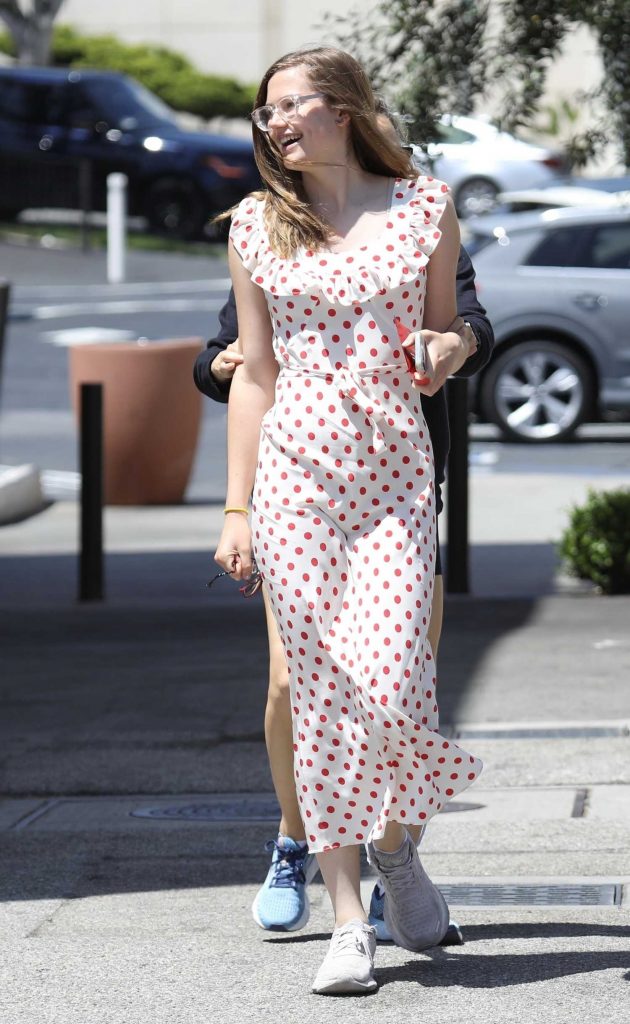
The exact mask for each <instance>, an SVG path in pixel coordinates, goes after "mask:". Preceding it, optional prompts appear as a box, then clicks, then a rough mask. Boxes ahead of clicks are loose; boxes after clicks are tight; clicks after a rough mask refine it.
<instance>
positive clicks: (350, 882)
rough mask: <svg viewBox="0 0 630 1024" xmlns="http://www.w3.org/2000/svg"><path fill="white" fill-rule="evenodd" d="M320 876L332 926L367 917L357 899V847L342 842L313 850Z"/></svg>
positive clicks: (359, 874)
mask: <svg viewBox="0 0 630 1024" xmlns="http://www.w3.org/2000/svg"><path fill="white" fill-rule="evenodd" d="M317 863H318V864H319V868H320V871H321V873H322V877H323V879H324V882H325V884H326V888H327V889H328V895H329V896H330V901H331V903H332V905H333V911H334V914H335V928H340V927H341V926H342V925H344V924H347V923H348V921H352V920H353V919H354V918H358V919H359V920H360V921H367V916H366V913H365V911H364V909H363V904H362V903H361V890H360V877H361V873H360V847H359V846H342V847H340V849H338V850H328V851H327V852H326V853H318V854H317Z"/></svg>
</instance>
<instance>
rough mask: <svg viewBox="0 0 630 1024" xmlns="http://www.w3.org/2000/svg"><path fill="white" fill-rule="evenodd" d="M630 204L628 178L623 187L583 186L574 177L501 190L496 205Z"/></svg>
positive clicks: (511, 208)
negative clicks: (571, 180) (545, 185)
mask: <svg viewBox="0 0 630 1024" xmlns="http://www.w3.org/2000/svg"><path fill="white" fill-rule="evenodd" d="M628 204H630V181H629V182H627V183H626V188H625V190H624V191H622V190H621V189H620V190H618V191H613V190H610V189H606V188H595V187H591V186H590V185H589V186H585V185H583V184H582V182H581V181H580V180H579V179H577V180H576V181H575V182H566V183H563V184H561V185H551V186H549V187H548V188H528V189H518V190H517V191H515V192H501V193H499V195H498V196H497V205H498V207H499V208H500V209H501V210H502V211H505V212H506V213H521V212H523V211H525V210H530V211H531V210H551V209H553V208H555V207H559V206H591V207H592V206H608V207H615V206H625V205H628Z"/></svg>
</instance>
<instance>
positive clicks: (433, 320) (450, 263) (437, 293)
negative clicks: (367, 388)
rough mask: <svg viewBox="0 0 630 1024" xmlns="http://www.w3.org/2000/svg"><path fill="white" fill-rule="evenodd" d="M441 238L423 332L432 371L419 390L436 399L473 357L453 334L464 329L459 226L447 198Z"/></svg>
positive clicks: (429, 284) (429, 268)
mask: <svg viewBox="0 0 630 1024" xmlns="http://www.w3.org/2000/svg"><path fill="white" fill-rule="evenodd" d="M440 229H441V231H442V237H441V239H440V241H439V243H438V245H437V247H436V248H435V250H434V251H433V253H432V254H431V258H430V259H429V263H428V266H427V289H426V295H425V301H424V317H423V321H422V330H423V333H424V338H425V341H426V342H427V352H428V357H429V365H430V369H431V373H430V376H431V380H430V383H429V384H426V385H422V386H420V387H419V390H420V391H421V392H422V394H425V395H434V394H436V392H438V391H439V390H440V388H441V387H443V385H444V383H445V381H446V378H447V377H449V376H450V375H451V374H452V373H456V372H457V370H459V369H460V368H461V367H462V366H463V364H464V363H465V361H466V359H467V358H468V356H469V354H470V349H469V346H468V343H467V342H466V341H465V340H464V339H463V338H462V337H460V335H459V334H457V333H456V330H452V329H449V328H452V327H453V326H455V327H456V328H457V327H458V326H461V321H457V287H456V278H457V263H458V260H459V250H460V234H459V223H458V221H457V215H456V213H455V207H454V205H453V200H452V199H451V197H450V196H448V198H447V201H446V208H445V210H444V213H443V214H442V218H441V220H440Z"/></svg>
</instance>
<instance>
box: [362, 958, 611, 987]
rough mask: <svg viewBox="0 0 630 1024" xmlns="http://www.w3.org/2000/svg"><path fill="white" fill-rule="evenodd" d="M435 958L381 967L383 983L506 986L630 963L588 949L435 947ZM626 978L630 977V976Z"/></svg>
mask: <svg viewBox="0 0 630 1024" xmlns="http://www.w3.org/2000/svg"><path fill="white" fill-rule="evenodd" d="M431 960H432V963H431V964H427V962H426V960H409V961H408V962H407V963H406V964H402V965H401V966H400V967H385V968H383V969H381V970H379V971H378V980H379V982H380V985H381V986H384V985H391V984H392V983H394V982H400V981H415V982H417V983H418V984H419V985H422V987H423V988H452V987H460V988H505V987H507V986H509V987H513V986H515V985H530V984H534V983H536V982H539V981H549V980H551V979H554V978H565V977H570V976H572V975H577V974H589V973H592V972H594V971H608V970H612V969H615V970H619V969H620V968H621V969H623V968H627V967H628V966H630V957H629V955H628V953H625V952H602V953H599V952H590V951H586V950H583V951H581V950H580V951H576V950H570V951H567V952H562V953H555V952H551V951H549V952H543V953H517V954H510V953H496V952H493V953H492V955H488V954H486V955H480V956H475V955H471V954H469V953H461V952H458V953H447V952H445V951H443V950H432V951H431ZM441 967H445V968H446V967H448V970H440V969H439V968H441ZM625 980H626V981H628V980H630V979H629V978H628V977H627V976H626V979H625Z"/></svg>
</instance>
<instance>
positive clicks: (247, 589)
mask: <svg viewBox="0 0 630 1024" xmlns="http://www.w3.org/2000/svg"><path fill="white" fill-rule="evenodd" d="M252 565H253V571H252V573H251V575H250V576H248V577H247V579H245V580H243V583H242V586H240V587H239V590H240V592H241V594H242V595H243V597H253V596H254V594H257V593H258V591H259V590H260V588H261V587H262V583H263V578H262V574H261V572H260V569H259V568H258V566H257V565H256V562H255V561H254V562H253V563H252ZM233 572H234V569H224V570H223V571H222V572H218V573H217V574H216V576H213V577H212V579H211V580H208V582H207V583H206V586H207V587H211V586H212V585H213V583H216V581H217V580H220V579H221V577H222V576H231V575H232V573H233Z"/></svg>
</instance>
